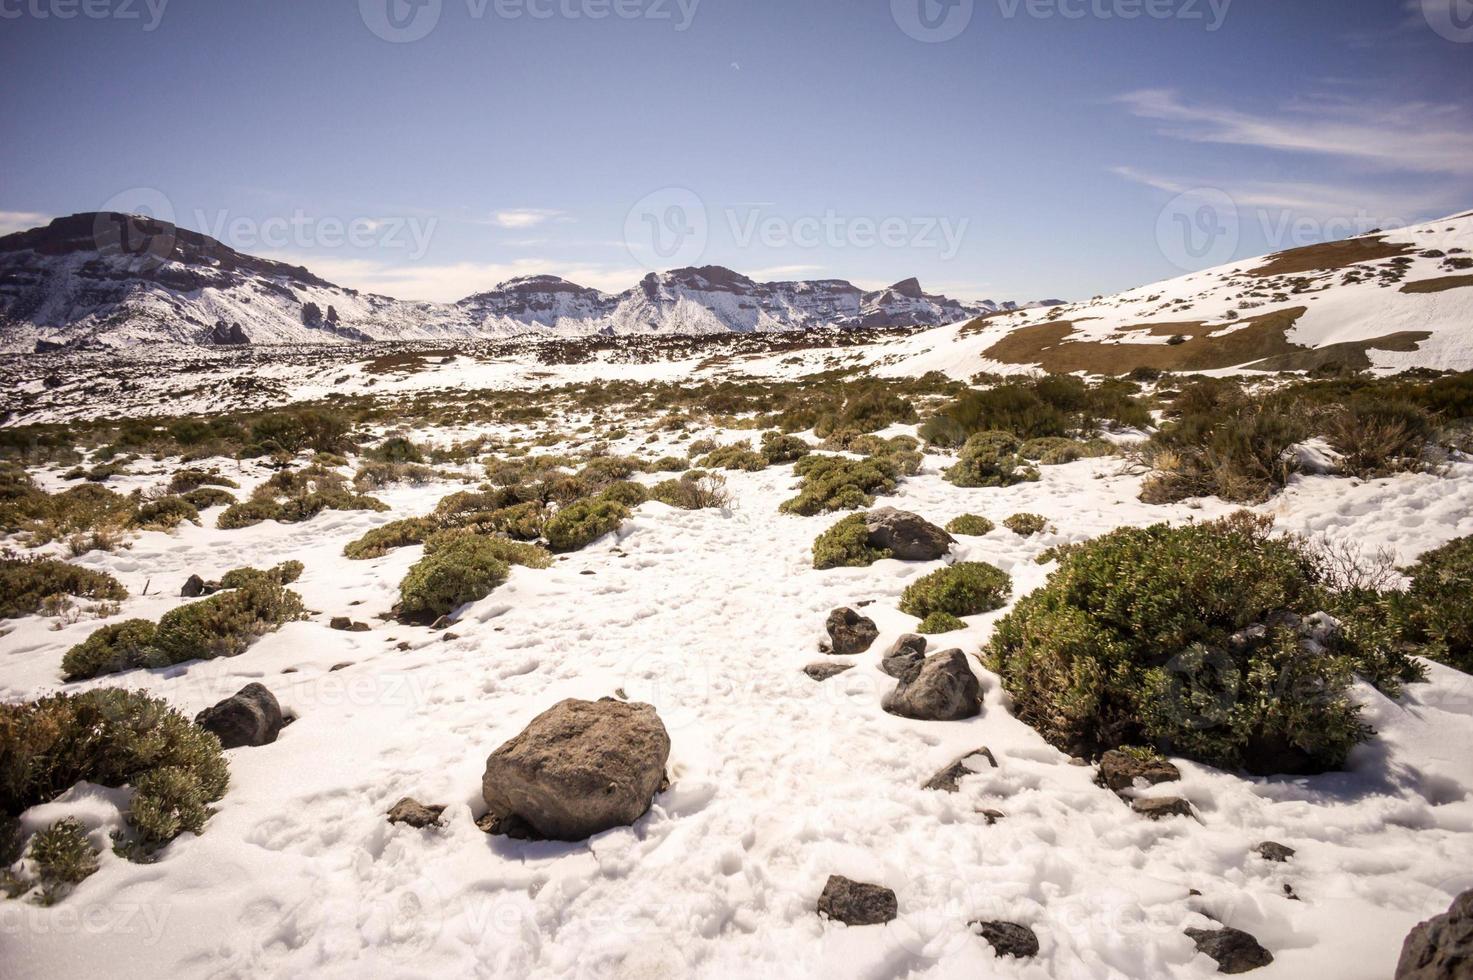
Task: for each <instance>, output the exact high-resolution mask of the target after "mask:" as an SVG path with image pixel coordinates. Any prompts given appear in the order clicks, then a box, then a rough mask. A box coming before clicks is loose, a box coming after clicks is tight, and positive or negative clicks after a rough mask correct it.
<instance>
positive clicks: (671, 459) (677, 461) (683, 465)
mask: <svg viewBox="0 0 1473 980" xmlns="http://www.w3.org/2000/svg"><path fill="white" fill-rule="evenodd" d="M689 466H690V462H689V460H687V459H686V457H684V456H661V457H660V458H659V459H657V460H655V461H654V462H653V463H651V464H650V465H649V467H648V469H649V471H650V472H651V473H681V472H684V471H685V470H686V469H688V468H689Z"/></svg>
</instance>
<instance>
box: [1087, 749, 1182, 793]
mask: <svg viewBox="0 0 1473 980" xmlns="http://www.w3.org/2000/svg"><path fill="white" fill-rule="evenodd" d="M1180 778H1181V770H1180V769H1178V768H1176V766H1174V765H1172V764H1171V763H1169V762H1167V761H1166V760H1165V759H1160V758H1151V757H1142V756H1140V755H1136V754H1133V753H1130V752H1125V751H1123V750H1121V749H1111V750H1110V751H1108V752H1106V753H1105V754H1104V755H1102V756H1100V771H1099V773H1098V774H1097V775H1096V776H1095V782H1097V783H1099V784H1100V785H1101V786H1104V787H1107V788H1109V789H1112V790H1114V791H1115V792H1116V793H1119V792H1120V791H1121V790H1126V789H1130V788H1131V787H1133V786H1134V785H1135V781H1136V780H1137V779H1143V780H1145V781H1146V784H1147V785H1149V786H1156V785H1158V784H1160V783H1171V782H1175V781H1176V780H1178V779H1180Z"/></svg>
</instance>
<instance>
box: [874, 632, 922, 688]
mask: <svg viewBox="0 0 1473 980" xmlns="http://www.w3.org/2000/svg"><path fill="white" fill-rule="evenodd" d="M925 661H926V638H925V637H924V636H917V635H916V634H914V633H906V634H905V635H904V636H902V637H901V638H900V639H898V640H896V641H895V645H894V646H892V647H890V649H889V651H888V652H887V653H886V654H885V657H884V659H883V660H881V661H880V669H881V670H883V671H884V672H885V673H887V674H889V675H890V676H891V677H893V678H895V679H896V680H898V681H900V682H901V683H902V684H904V683H908V682H910V681H912V680H914V679H915V676H916V674H919V673H920V672H921V664H923V663H925Z"/></svg>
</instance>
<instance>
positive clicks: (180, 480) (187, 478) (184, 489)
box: [169, 469, 240, 496]
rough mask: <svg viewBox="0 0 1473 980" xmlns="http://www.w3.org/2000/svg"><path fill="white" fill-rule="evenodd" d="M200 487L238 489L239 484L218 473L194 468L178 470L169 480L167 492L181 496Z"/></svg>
mask: <svg viewBox="0 0 1473 980" xmlns="http://www.w3.org/2000/svg"><path fill="white" fill-rule="evenodd" d="M200 487H230V488H231V489H232V490H239V489H240V484H239V483H236V482H235V481H234V480H232V479H230V478H229V477H226V476H221V475H219V474H218V473H211V472H209V471H208V470H196V469H184V470H179V471H178V472H177V473H175V474H174V476H173V478H172V479H170V480H169V492H170V493H174V494H179V495H181V496H182V495H184V494H187V493H189V492H190V491H191V490H198V489H199V488H200Z"/></svg>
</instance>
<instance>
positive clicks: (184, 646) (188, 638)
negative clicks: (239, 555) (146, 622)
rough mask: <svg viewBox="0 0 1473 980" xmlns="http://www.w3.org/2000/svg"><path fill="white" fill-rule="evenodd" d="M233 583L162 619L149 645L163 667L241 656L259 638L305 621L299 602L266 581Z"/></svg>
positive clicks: (263, 578) (266, 577)
mask: <svg viewBox="0 0 1473 980" xmlns="http://www.w3.org/2000/svg"><path fill="white" fill-rule="evenodd" d="M237 580H238V581H240V582H241V584H240V586H239V587H238V588H233V589H229V590H228V591H225V592H217V593H215V594H214V595H212V596H209V597H208V598H205V599H201V600H199V601H198V602H191V603H188V604H186V605H183V606H179V607H178V608H176V609H171V610H169V611H168V612H166V613H164V615H163V616H162V617H161V618H160V619H159V625H158V630H157V632H155V634H154V641H153V642H154V646H155V647H157V648H158V650H159V651H160V653H161V654H162V656H163V658H164V662H165V663H171V664H177V663H183V662H184V661H186V660H213V659H214V658H216V657H235V656H239V655H240V654H242V653H244V652H245V651H246V649H247V648H248V647H249V646H250V645H251V644H252V643H254V642H255V641H256V640H257V639H258V638H260V637H262V636H265V635H266V634H267V633H270V632H272V631H274V630H276V629H278V628H280V627H281V626H282V625H283V624H284V623H289V622H292V621H293V620H297V619H301V618H302V617H303V615H304V610H303V607H302V599H301V596H299V595H297V594H296V593H295V592H293V591H291V590H290V589H288V588H286V587H285V586H283V585H280V584H278V583H277V582H275V581H272V580H271V577H270V576H269V575H267V574H264V573H257V574H255V575H245V576H241V577H240V578H239V579H237Z"/></svg>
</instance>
